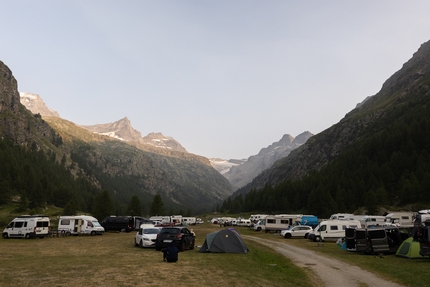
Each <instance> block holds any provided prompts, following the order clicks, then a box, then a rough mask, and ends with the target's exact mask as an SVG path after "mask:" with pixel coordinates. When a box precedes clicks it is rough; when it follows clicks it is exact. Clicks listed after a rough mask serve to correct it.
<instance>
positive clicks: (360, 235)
mask: <svg viewBox="0 0 430 287" xmlns="http://www.w3.org/2000/svg"><path fill="white" fill-rule="evenodd" d="M355 243H356V250H357V251H360V252H369V250H368V249H367V248H368V242H367V234H366V230H365V229H356V230H355Z"/></svg>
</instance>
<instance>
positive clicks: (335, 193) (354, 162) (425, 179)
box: [217, 105, 430, 218]
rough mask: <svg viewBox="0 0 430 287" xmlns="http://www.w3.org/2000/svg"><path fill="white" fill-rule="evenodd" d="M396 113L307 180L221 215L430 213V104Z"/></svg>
mask: <svg viewBox="0 0 430 287" xmlns="http://www.w3.org/2000/svg"><path fill="white" fill-rule="evenodd" d="M408 108H411V107H410V106H405V107H404V108H403V110H400V109H399V111H398V112H397V115H396V117H397V118H394V117H393V116H392V117H389V118H387V120H386V121H385V123H384V124H385V126H384V128H383V129H382V130H381V131H380V132H377V133H375V134H373V135H369V136H368V138H367V139H366V140H362V141H361V142H360V143H357V144H356V145H354V146H351V147H350V148H349V149H348V150H347V151H345V152H344V153H342V154H341V155H340V156H338V157H337V158H336V160H335V161H333V162H331V163H330V164H328V165H326V166H325V167H323V168H322V169H321V170H319V171H313V172H312V173H310V174H308V175H307V176H306V177H305V178H302V179H300V180H296V181H291V180H287V181H284V182H282V183H281V184H278V185H271V184H267V185H266V186H265V187H264V188H261V189H252V190H251V191H250V192H249V193H247V194H246V195H243V194H238V195H237V196H235V197H234V198H228V199H227V200H225V201H224V202H223V203H222V204H221V205H218V207H217V210H218V211H221V212H226V211H229V212H233V213H238V212H256V211H260V212H264V213H272V214H273V213H291V212H300V213H303V214H315V215H318V216H321V217H323V218H324V217H327V216H329V215H330V214H332V213H335V212H354V211H356V210H357V209H359V208H363V209H365V210H366V211H367V214H375V213H376V212H377V210H378V207H380V206H390V207H392V206H407V205H412V207H414V208H416V209H417V210H419V209H428V208H429V204H430V113H429V111H428V108H427V105H419V106H414V107H413V108H414V109H413V112H410V113H403V111H404V109H408Z"/></svg>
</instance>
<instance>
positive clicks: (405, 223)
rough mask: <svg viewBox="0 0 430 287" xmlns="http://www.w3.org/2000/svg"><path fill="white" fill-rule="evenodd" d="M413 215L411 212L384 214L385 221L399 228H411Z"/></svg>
mask: <svg viewBox="0 0 430 287" xmlns="http://www.w3.org/2000/svg"><path fill="white" fill-rule="evenodd" d="M414 215H415V213H413V212H392V213H389V214H387V215H386V216H385V221H386V222H387V223H388V224H392V225H395V226H397V227H400V228H412V227H414Z"/></svg>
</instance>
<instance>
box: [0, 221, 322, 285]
mask: <svg viewBox="0 0 430 287" xmlns="http://www.w3.org/2000/svg"><path fill="white" fill-rule="evenodd" d="M217 228H218V230H219V227H218V226H216V225H215V226H213V225H210V224H202V225H199V226H195V227H193V229H194V231H195V232H196V235H197V240H196V245H202V244H203V242H204V239H205V235H206V234H207V233H210V232H212V231H214V230H217ZM134 235H135V232H131V233H110V232H108V233H105V234H104V235H102V236H71V237H60V238H44V239H31V240H26V239H0V253H1V255H2V256H1V258H2V264H1V265H0V273H1V274H2V276H1V278H0V286H30V285H31V286H42V285H43V286H48V285H49V286H166V285H173V286H223V285H224V286H317V284H315V285H312V284H311V285H310V284H309V282H311V276H308V275H307V273H306V270H301V269H300V268H297V267H296V266H294V265H293V264H292V263H291V262H290V261H289V260H288V259H286V258H284V257H283V256H281V255H279V254H276V253H274V252H273V251H272V250H270V249H268V248H266V247H264V246H261V245H258V244H256V243H253V242H247V244H248V248H249V250H250V252H249V253H248V254H208V253H199V252H198V249H199V248H196V249H195V250H187V251H185V252H182V253H180V255H179V261H178V262H177V263H165V262H162V253H161V252H157V251H155V250H154V249H142V248H138V247H135V246H134Z"/></svg>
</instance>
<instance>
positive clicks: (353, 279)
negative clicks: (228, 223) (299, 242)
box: [242, 235, 404, 287]
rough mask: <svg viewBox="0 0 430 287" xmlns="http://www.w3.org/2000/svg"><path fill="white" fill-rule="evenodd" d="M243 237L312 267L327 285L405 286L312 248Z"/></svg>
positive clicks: (298, 264) (297, 263)
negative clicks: (319, 252) (316, 251)
mask: <svg viewBox="0 0 430 287" xmlns="http://www.w3.org/2000/svg"><path fill="white" fill-rule="evenodd" d="M242 237H243V238H246V239H249V240H253V241H256V242H258V243H260V244H263V245H266V246H268V247H270V248H272V249H274V250H276V251H277V252H279V253H281V254H283V255H285V256H286V257H288V258H290V259H291V260H292V262H293V263H294V264H296V265H297V266H299V267H302V268H309V269H311V270H312V271H313V273H314V274H316V276H318V279H319V281H321V282H323V283H324V286H326V287H338V286H339V287H350V286H360V287H363V286H369V287H373V286H374V287H381V286H389V287H404V286H403V285H399V284H397V283H394V282H390V281H387V280H384V279H382V278H380V277H378V276H376V275H375V274H373V273H371V272H369V271H366V270H363V269H361V268H360V267H357V266H353V265H349V264H347V263H345V262H342V261H339V260H337V259H333V258H330V257H326V256H323V255H319V254H317V253H315V252H313V251H310V250H306V249H303V248H299V247H295V246H292V245H289V244H286V243H278V242H274V241H271V240H267V239H262V238H258V237H253V236H247V235H242Z"/></svg>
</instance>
